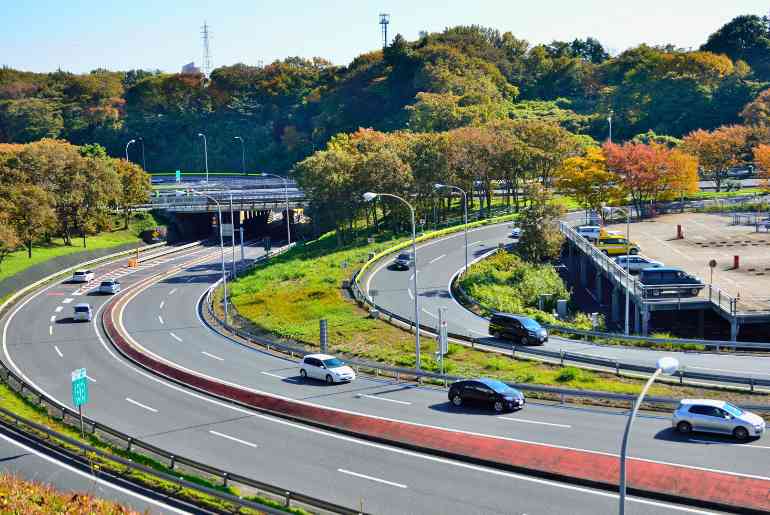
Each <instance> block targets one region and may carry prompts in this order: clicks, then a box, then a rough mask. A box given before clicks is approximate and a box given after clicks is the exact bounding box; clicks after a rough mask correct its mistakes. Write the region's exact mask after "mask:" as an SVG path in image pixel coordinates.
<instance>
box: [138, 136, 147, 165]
mask: <svg viewBox="0 0 770 515" xmlns="http://www.w3.org/2000/svg"><path fill="white" fill-rule="evenodd" d="M137 139H138V140H139V142H140V143H141V144H142V170H144V171H145V172H146V171H147V160H145V158H144V138H142V137H141V136H139V137H138V138H137Z"/></svg>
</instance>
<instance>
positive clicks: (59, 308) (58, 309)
mask: <svg viewBox="0 0 770 515" xmlns="http://www.w3.org/2000/svg"><path fill="white" fill-rule="evenodd" d="M62 309H64V306H56V309H54V313H61V310H62Z"/></svg>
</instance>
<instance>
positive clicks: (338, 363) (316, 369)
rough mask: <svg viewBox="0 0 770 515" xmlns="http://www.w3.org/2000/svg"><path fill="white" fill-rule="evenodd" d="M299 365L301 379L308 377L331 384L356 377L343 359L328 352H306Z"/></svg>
mask: <svg viewBox="0 0 770 515" xmlns="http://www.w3.org/2000/svg"><path fill="white" fill-rule="evenodd" d="M299 366H300V369H299V374H300V375H301V376H302V378H303V379H306V378H308V377H310V378H313V379H320V380H321V381H326V383H327V384H333V383H342V382H350V381H353V380H354V379H355V378H356V373H355V372H354V371H353V369H352V368H350V367H349V366H347V365H346V364H345V362H344V361H342V360H341V359H339V358H335V357H334V356H329V355H328V354H308V355H307V356H305V357H304V358H302V361H301V362H300V365H299Z"/></svg>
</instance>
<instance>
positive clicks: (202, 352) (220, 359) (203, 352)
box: [201, 350, 225, 361]
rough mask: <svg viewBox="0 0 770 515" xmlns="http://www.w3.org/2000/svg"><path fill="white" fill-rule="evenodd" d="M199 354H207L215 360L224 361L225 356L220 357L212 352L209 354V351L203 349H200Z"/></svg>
mask: <svg viewBox="0 0 770 515" xmlns="http://www.w3.org/2000/svg"><path fill="white" fill-rule="evenodd" d="M201 354H203V355H204V356H208V357H210V358H211V359H215V360H217V361H224V360H225V358H220V357H219V356H214V355H213V354H209V353H208V352H206V351H205V350H202V351H201Z"/></svg>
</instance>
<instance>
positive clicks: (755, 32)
mask: <svg viewBox="0 0 770 515" xmlns="http://www.w3.org/2000/svg"><path fill="white" fill-rule="evenodd" d="M701 50H706V51H708V52H713V53H715V54H725V55H727V56H729V57H730V58H731V59H733V60H735V61H737V60H738V59H740V60H742V61H746V62H747V63H748V64H749V66H751V68H752V69H753V70H754V73H755V74H756V75H757V77H759V78H760V79H762V80H768V79H770V25H768V19H767V18H766V17H759V16H754V15H744V16H738V17H736V18H733V19H732V20H731V21H730V22H729V23H727V24H725V25H724V26H722V27H721V28H720V29H719V30H718V31H716V32H715V33H713V34H711V35H710V36H709V38H708V41H706V43H704V44H703V46H701Z"/></svg>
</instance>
